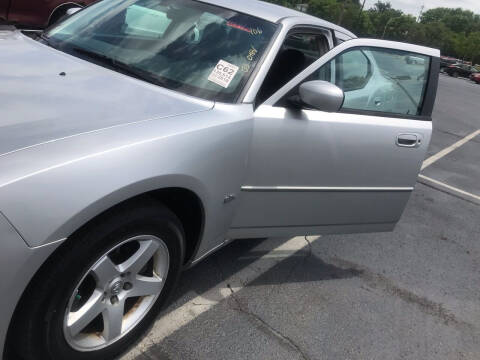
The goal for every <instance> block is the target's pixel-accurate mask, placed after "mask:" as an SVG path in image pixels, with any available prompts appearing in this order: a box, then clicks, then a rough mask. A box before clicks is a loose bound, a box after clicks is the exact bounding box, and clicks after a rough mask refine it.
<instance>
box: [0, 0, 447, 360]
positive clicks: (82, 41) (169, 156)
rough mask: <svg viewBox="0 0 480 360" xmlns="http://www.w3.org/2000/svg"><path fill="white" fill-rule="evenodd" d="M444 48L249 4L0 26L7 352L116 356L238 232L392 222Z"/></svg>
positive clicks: (322, 230)
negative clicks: (363, 34) (365, 34)
mask: <svg viewBox="0 0 480 360" xmlns="http://www.w3.org/2000/svg"><path fill="white" fill-rule="evenodd" d="M72 12H73V11H72ZM439 57H440V53H439V51H438V50H434V49H430V48H426V47H421V46H416V45H410V44H405V43H396V42H390V41H383V40H371V39H357V38H356V37H355V35H353V34H352V33H350V32H349V31H347V30H345V29H343V28H341V27H338V26H336V25H334V24H331V23H328V22H326V21H323V20H320V19H317V18H315V17H311V16H308V15H306V14H303V13H300V12H296V11H293V10H289V9H285V8H282V7H279V6H276V5H271V4H267V3H263V2H261V1H256V0H242V1H239V0H202V1H195V0H122V1H119V0H103V1H101V2H98V3H96V4H95V5H92V6H89V7H87V8H85V9H83V10H80V11H78V12H76V13H74V14H73V15H71V16H70V17H68V18H67V19H65V20H64V21H63V22H61V23H60V24H58V25H57V26H54V27H53V28H50V29H48V30H46V31H45V32H43V33H42V34H41V35H39V36H38V38H31V37H27V36H25V35H24V34H23V33H22V32H20V31H17V30H14V29H13V30H12V29H10V30H9V29H3V30H1V29H0V274H1V278H2V280H1V282H0V294H1V296H0V356H1V357H3V358H9V357H12V358H17V357H18V358H21V359H25V360H33V359H35V360H37V359H62V360H63V359H69V360H81V359H102V360H105V359H113V358H115V357H117V356H119V354H121V353H122V352H124V351H126V350H127V349H128V348H129V346H131V345H132V344H133V343H134V342H135V341H136V340H138V339H139V337H141V336H142V334H144V332H145V331H146V329H147V328H148V327H149V326H150V325H151V324H152V322H153V321H154V319H155V317H156V316H157V315H158V313H159V311H160V309H161V308H162V307H163V306H164V305H165V304H166V302H167V300H168V297H169V295H170V294H171V293H172V291H173V289H174V287H175V284H176V283H177V280H178V278H179V275H180V273H181V271H182V270H183V269H185V268H187V267H191V266H193V265H195V264H197V263H198V262H199V261H200V260H202V259H203V258H205V257H206V256H208V255H209V254H212V253H213V252H215V251H216V250H218V249H220V248H221V247H222V246H224V245H226V244H228V243H229V242H230V241H231V240H232V239H245V238H257V237H269V236H294V235H308V234H331V233H354V232H376V231H391V230H392V229H393V228H394V226H395V224H396V223H397V222H398V220H399V219H400V216H401V214H402V212H403V210H404V208H405V205H406V203H407V201H408V199H409V197H410V194H411V192H412V191H413V189H414V186H415V182H416V178H417V175H418V173H419V170H420V167H421V164H422V161H423V159H424V157H425V155H426V150H427V147H428V145H429V142H430V136H431V132H432V118H431V115H432V109H433V105H434V101H435V96H436V91H437V84H438V73H439ZM412 58H415V59H419V60H418V61H415V62H413V63H412V62H410V61H408V59H412Z"/></svg>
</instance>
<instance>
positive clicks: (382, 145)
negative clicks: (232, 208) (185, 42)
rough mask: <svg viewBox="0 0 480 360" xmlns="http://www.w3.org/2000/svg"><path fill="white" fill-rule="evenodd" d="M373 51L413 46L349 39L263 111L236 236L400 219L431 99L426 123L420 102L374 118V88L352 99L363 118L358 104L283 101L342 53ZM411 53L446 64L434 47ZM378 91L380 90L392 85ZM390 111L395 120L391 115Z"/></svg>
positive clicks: (346, 228) (423, 147)
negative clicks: (333, 106) (339, 107)
mask: <svg viewBox="0 0 480 360" xmlns="http://www.w3.org/2000/svg"><path fill="white" fill-rule="evenodd" d="M367 45H368V46H373V47H375V46H377V47H378V46H382V47H383V48H387V49H395V50H401V49H402V48H403V49H404V50H405V48H407V49H406V50H405V51H407V50H408V49H409V48H408V46H406V45H405V44H398V43H392V42H386V41H380V42H377V41H373V40H352V41H349V42H347V43H344V44H342V45H340V46H338V47H337V48H335V49H333V50H332V51H331V52H330V53H328V54H326V55H325V56H324V57H322V58H321V59H320V60H318V61H317V62H316V63H315V64H313V65H312V66H310V67H309V68H308V69H307V70H305V71H304V72H303V73H302V74H300V75H299V76H297V77H296V78H295V79H293V80H292V81H291V82H290V83H289V84H287V85H286V86H285V87H284V88H282V89H281V90H280V91H279V92H278V93H277V94H275V95H273V96H272V98H270V99H269V100H267V101H266V102H265V103H264V104H263V105H261V106H260V107H259V108H258V109H257V110H256V113H255V122H254V135H253V139H252V145H251V151H250V160H249V173H248V177H247V181H246V183H245V186H244V187H243V188H242V192H241V196H240V199H239V200H240V204H239V211H238V213H237V215H236V217H235V219H234V222H233V224H232V231H234V233H236V234H242V235H243V236H249V235H250V234H251V235H252V236H268V235H269V233H270V232H271V231H272V229H276V232H277V233H280V234H285V235H287V234H288V235H295V234H306V233H331V232H357V231H383V230H391V229H392V228H393V226H394V225H395V223H396V222H398V220H399V219H400V216H401V214H402V212H403V209H404V208H405V205H406V204H407V202H408V199H409V197H410V194H411V192H412V190H413V188H414V186H415V182H416V179H417V175H418V172H419V170H420V167H421V164H422V162H423V159H424V157H425V155H426V151H427V148H428V144H429V142H430V136H431V131H432V123H431V121H428V120H426V119H425V116H424V115H425V113H426V111H428V110H429V111H431V107H432V106H433V103H432V99H430V98H428V99H427V96H425V100H424V101H423V108H422V110H421V111H422V113H419V114H418V116H412V115H413V114H411V113H410V112H411V111H412V109H411V108H413V105H411V104H410V105H409V108H408V107H406V108H404V107H403V105H402V102H400V105H398V104H397V105H396V107H391V106H390V107H388V106H387V105H388V104H387V105H385V104H384V103H383V102H382V103H381V105H378V109H380V110H379V111H377V112H374V111H369V110H370V109H369V108H368V106H370V105H369V102H371V101H372V100H371V98H372V96H373V99H374V100H375V94H376V93H375V91H374V90H375V89H374V88H371V87H369V86H370V85H369V84H367V85H366V86H365V87H364V90H362V91H360V92H362V93H361V94H360V93H359V90H358V89H356V90H355V91H356V92H357V93H358V94H357V95H356V96H354V97H352V99H354V101H353V102H352V103H351V104H354V105H355V104H359V103H361V102H363V103H364V104H365V105H364V107H363V108H359V110H358V111H357V110H355V106H354V105H351V104H350V105H351V107H352V108H353V109H345V110H346V111H344V112H338V113H326V112H322V111H318V110H313V109H301V110H300V109H292V108H289V107H286V106H283V105H282V103H281V99H282V98H284V97H285V96H286V95H288V94H289V92H291V91H292V90H293V89H295V87H297V86H298V85H299V84H300V83H301V82H302V81H304V80H306V79H308V78H309V77H311V75H312V74H314V73H315V72H316V71H317V70H318V69H319V68H321V67H322V66H323V65H325V64H326V63H327V62H328V61H330V60H332V59H335V57H336V56H337V55H339V54H341V53H342V52H343V51H347V50H349V49H353V48H354V47H357V46H367ZM408 51H410V52H412V51H415V52H419V53H420V54H425V53H426V54H427V55H426V56H429V57H437V58H438V57H439V54H438V53H437V52H435V51H431V50H430V49H426V48H420V47H415V46H412V48H410V49H409V50H408ZM395 56H396V55H395ZM437 65H438V64H437ZM432 71H434V70H432ZM436 76H437V77H438V74H437V75H436ZM432 77H433V79H434V78H435V74H433V73H432ZM372 78H373V76H372ZM413 78H414V77H413ZM378 79H379V78H377V80H375V81H378ZM411 81H414V79H412V80H411ZM429 84H430V86H431V87H432V88H430V89H426V90H429V91H426V92H425V95H428V97H431V96H432V95H433V97H434V96H435V92H436V83H435V81H429ZM377 85H378V88H379V89H382V87H383V86H384V85H385V84H383V83H378V84H377ZM392 86H397V85H392ZM405 86H409V85H408V83H407V85H405ZM377 90H378V89H377ZM397 91H401V90H397ZM384 92H385V91H381V90H380V91H379V94H380V95H382V94H383V93H384ZM380 95H378V96H380ZM367 99H368V100H367ZM428 108H430V109H428ZM388 109H390V110H391V113H386V112H384V110H388ZM374 110H377V109H375V108H374ZM399 111H405V112H407V113H409V114H399V113H398V112H399ZM399 139H400V140H399ZM412 139H413V140H412ZM249 229H250V230H249ZM252 229H255V230H252ZM282 229H283V230H282Z"/></svg>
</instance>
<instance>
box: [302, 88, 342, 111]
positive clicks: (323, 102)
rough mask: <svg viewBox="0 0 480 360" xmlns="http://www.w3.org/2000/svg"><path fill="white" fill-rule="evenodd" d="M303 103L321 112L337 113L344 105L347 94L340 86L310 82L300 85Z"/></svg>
mask: <svg viewBox="0 0 480 360" xmlns="http://www.w3.org/2000/svg"><path fill="white" fill-rule="evenodd" d="M299 93H300V99H301V100H302V102H303V103H305V104H307V105H309V106H311V107H313V108H315V109H317V110H321V111H326V112H337V111H338V110H340V108H341V107H342V105H343V101H344V99H345V94H344V93H343V90H342V89H340V88H339V87H338V86H336V85H334V84H332V83H329V82H328V81H320V80H316V81H308V82H306V83H303V84H302V85H300V88H299Z"/></svg>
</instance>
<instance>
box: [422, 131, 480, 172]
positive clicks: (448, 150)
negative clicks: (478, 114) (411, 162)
mask: <svg viewBox="0 0 480 360" xmlns="http://www.w3.org/2000/svg"><path fill="white" fill-rule="evenodd" d="M478 134H480V129H479V130H477V131H474V132H473V133H471V134H470V135H467V136H465V137H464V138H463V139H462V140H460V141H457V142H456V143H455V144H453V145H451V146H449V147H447V148H445V149H443V150H442V151H440V152H438V153H436V154H435V155H433V156H431V157H429V158H428V159H427V160H425V161H424V162H423V165H422V170H423V169H425V168H426V167H428V166H430V165H432V164H433V163H435V162H437V161H438V160H440V159H441V158H443V157H444V156H446V155H448V154H450V153H451V152H452V151H454V150H456V149H458V148H459V147H460V146H462V145H464V144H466V143H467V142H469V141H470V140H472V139H473V138H474V137H475V136H477V135H478Z"/></svg>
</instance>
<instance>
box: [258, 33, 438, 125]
mask: <svg viewBox="0 0 480 360" xmlns="http://www.w3.org/2000/svg"><path fill="white" fill-rule="evenodd" d="M365 47H367V48H378V49H386V50H399V51H405V52H409V53H412V54H418V55H423V56H428V57H429V58H430V69H429V73H428V76H427V81H426V84H425V95H424V98H423V104H422V106H421V112H420V115H408V114H395V113H388V112H387V113H385V112H378V111H371V110H356V109H342V110H340V111H339V112H341V113H348V114H357V115H370V116H376V117H388V118H401V119H412V120H424V121H431V120H432V112H433V106H434V104H435V98H436V94H437V87H438V79H439V73H440V51H439V50H436V49H431V48H427V47H423V46H418V45H412V44H406V43H395V42H392V41H387V40H372V39H353V40H350V41H346V42H344V43H342V44H340V45H338V46H337V47H334V48H333V49H332V50H330V51H329V52H328V53H326V54H325V55H324V56H322V57H321V58H320V59H319V60H317V61H316V62H314V63H313V64H312V65H310V66H309V67H308V68H307V69H305V70H304V71H302V72H301V73H300V74H299V75H297V76H296V77H295V78H293V79H292V80H291V81H290V82H289V83H287V84H286V85H285V86H284V87H282V88H281V89H280V90H279V91H277V92H276V93H275V94H273V95H272V96H271V97H270V98H269V99H267V100H266V101H265V102H264V103H263V105H266V106H280V107H285V106H284V101H282V100H284V99H285V98H286V97H288V96H291V95H294V94H295V93H298V87H299V86H300V85H301V84H302V83H304V82H306V81H308V78H309V77H310V76H311V75H312V74H314V73H315V71H317V70H319V69H320V68H321V67H322V66H323V65H325V64H327V63H328V62H329V61H332V60H334V59H335V58H336V57H337V56H340V55H341V54H343V53H344V52H346V51H351V50H353V49H355V48H365Z"/></svg>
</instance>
